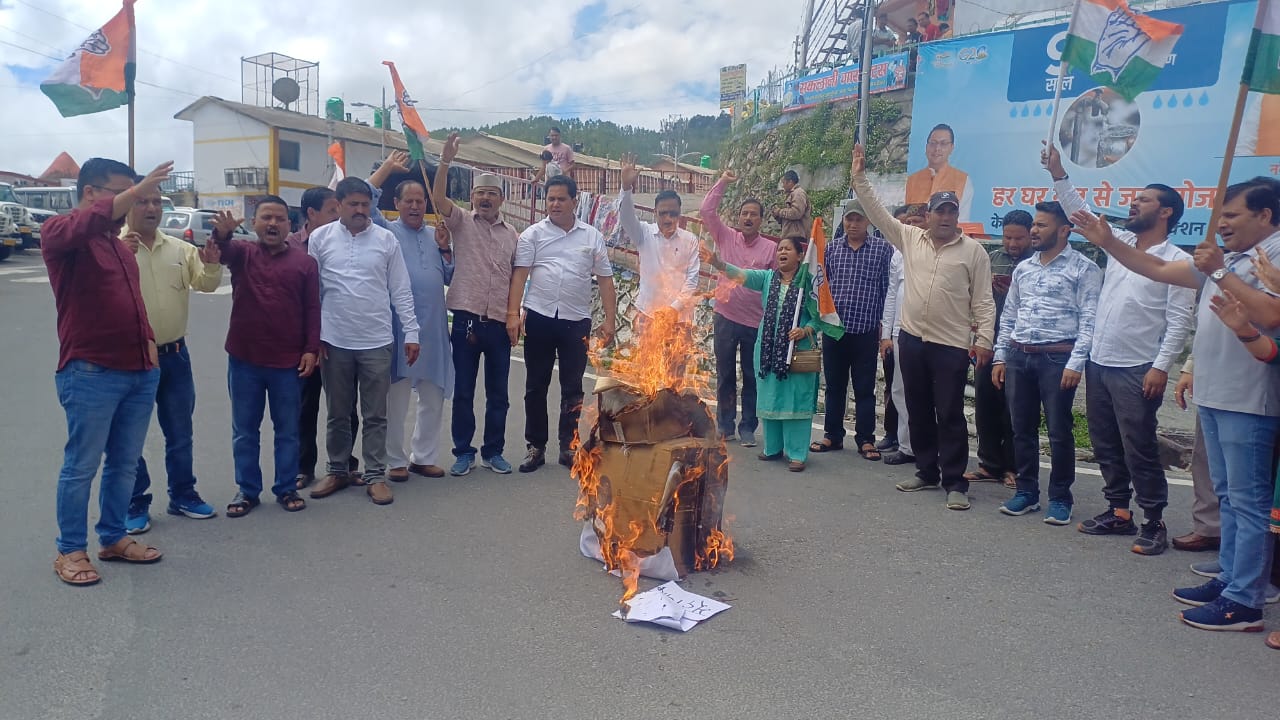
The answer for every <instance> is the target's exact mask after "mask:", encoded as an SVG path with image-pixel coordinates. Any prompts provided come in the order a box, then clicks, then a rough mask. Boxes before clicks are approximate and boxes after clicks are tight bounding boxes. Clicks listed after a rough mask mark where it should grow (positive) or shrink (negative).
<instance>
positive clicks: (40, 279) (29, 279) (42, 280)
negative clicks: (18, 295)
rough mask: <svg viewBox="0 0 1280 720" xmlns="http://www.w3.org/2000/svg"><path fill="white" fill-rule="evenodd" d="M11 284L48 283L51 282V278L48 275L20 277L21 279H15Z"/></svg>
mask: <svg viewBox="0 0 1280 720" xmlns="http://www.w3.org/2000/svg"><path fill="white" fill-rule="evenodd" d="M11 282H20V283H47V282H49V276H48V275H41V276H40V277H20V278H13V279H12V280H11Z"/></svg>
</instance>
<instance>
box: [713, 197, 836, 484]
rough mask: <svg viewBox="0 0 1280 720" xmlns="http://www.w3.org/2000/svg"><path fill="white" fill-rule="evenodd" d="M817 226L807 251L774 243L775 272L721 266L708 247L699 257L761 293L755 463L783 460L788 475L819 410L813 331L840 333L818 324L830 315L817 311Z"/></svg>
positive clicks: (800, 244)
mask: <svg viewBox="0 0 1280 720" xmlns="http://www.w3.org/2000/svg"><path fill="white" fill-rule="evenodd" d="M820 222H821V221H819V222H818V223H815V228H814V230H815V236H814V237H815V239H814V242H813V245H810V244H809V242H808V241H807V240H805V239H804V238H802V237H794V236H793V237H788V238H783V239H782V240H780V241H779V242H778V269H777V270H743V269H741V268H738V267H736V266H734V265H730V264H728V263H726V262H724V261H723V260H721V259H720V256H719V255H718V254H717V253H716V252H715V249H714V248H708V249H704V253H703V257H704V259H705V260H706V261H707V263H708V264H710V265H711V266H712V267H714V268H716V269H717V270H719V271H720V272H723V273H724V274H725V275H726V276H728V278H729V279H730V280H733V281H735V282H740V283H742V285H743V286H744V287H746V288H747V289H749V290H755V291H757V292H759V293H760V295H761V302H762V303H763V305H764V319H763V320H761V322H760V331H759V333H758V334H757V336H756V348H755V360H756V373H757V376H758V379H757V396H756V397H757V400H756V403H757V404H756V411H757V413H758V414H759V417H760V419H761V420H762V421H763V424H764V452H762V453H760V455H759V457H760V459H761V460H766V461H772V460H782V459H784V457H785V459H786V460H787V461H788V465H787V469H789V470H790V471H791V472H801V471H803V470H804V467H805V461H806V460H808V457H809V437H810V423H811V422H812V421H813V414H814V413H815V412H816V411H817V409H818V365H819V363H818V358H819V357H820V356H821V350H820V349H819V347H820V346H819V344H818V333H819V332H825V333H827V334H829V335H832V336H833V337H836V338H839V337H840V336H841V335H843V334H844V333H843V330H842V329H841V327H840V325H839V321H838V320H836V321H835V323H833V324H828V323H827V322H824V319H828V320H829V319H831V317H832V315H834V306H832V312H831V313H825V312H822V310H820V309H819V297H818V296H819V295H821V294H822V291H823V290H825V289H826V288H825V283H823V282H822V273H821V267H822V262H821V258H820V257H819V255H820V254H821V249H820V247H821V245H822V235H821V232H822V230H821V225H820ZM815 246H817V247H815ZM815 270H816V271H815ZM826 295H827V297H826V298H825V299H826V300H827V301H828V302H829V301H830V296H829V293H827V294H826ZM822 304H823V305H826V304H827V303H822Z"/></svg>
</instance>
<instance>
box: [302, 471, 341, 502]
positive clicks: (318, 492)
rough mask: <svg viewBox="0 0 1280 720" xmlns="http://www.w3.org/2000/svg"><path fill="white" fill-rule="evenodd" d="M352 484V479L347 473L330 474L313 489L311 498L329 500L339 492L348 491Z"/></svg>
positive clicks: (321, 479)
mask: <svg viewBox="0 0 1280 720" xmlns="http://www.w3.org/2000/svg"><path fill="white" fill-rule="evenodd" d="M350 484H351V477H350V476H349V475H347V474H346V473H329V474H328V475H325V476H324V477H323V478H320V482H318V483H316V486H315V487H313V488H311V497H312V498H315V499H317V500H318V499H320V498H327V497H329V496H330V495H332V494H334V493H336V492H338V491H339V490H344V489H346V487H347V486H349V485H350Z"/></svg>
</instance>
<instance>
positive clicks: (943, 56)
mask: <svg viewBox="0 0 1280 720" xmlns="http://www.w3.org/2000/svg"><path fill="white" fill-rule="evenodd" d="M953 64H954V63H953V61H952V59H951V53H949V52H940V53H938V54H937V55H934V56H933V66H934V67H936V68H946V67H951V66H952V65H953Z"/></svg>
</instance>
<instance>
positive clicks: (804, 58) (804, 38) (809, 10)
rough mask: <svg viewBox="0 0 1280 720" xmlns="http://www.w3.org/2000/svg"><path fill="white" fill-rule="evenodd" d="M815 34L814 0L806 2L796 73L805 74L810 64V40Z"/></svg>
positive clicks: (806, 0)
mask: <svg viewBox="0 0 1280 720" xmlns="http://www.w3.org/2000/svg"><path fill="white" fill-rule="evenodd" d="M812 35H813V0H805V3H804V31H803V33H802V34H801V35H800V54H799V56H798V57H797V58H796V74H797V75H804V71H805V70H807V69H808V66H809V41H810V39H811V36H812Z"/></svg>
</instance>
